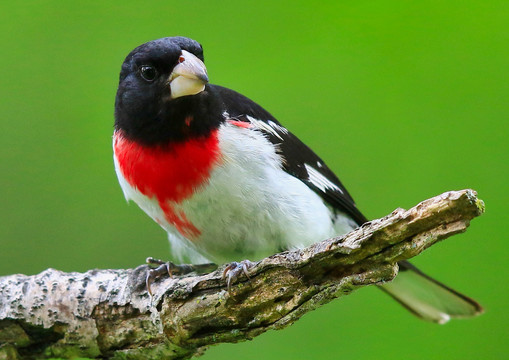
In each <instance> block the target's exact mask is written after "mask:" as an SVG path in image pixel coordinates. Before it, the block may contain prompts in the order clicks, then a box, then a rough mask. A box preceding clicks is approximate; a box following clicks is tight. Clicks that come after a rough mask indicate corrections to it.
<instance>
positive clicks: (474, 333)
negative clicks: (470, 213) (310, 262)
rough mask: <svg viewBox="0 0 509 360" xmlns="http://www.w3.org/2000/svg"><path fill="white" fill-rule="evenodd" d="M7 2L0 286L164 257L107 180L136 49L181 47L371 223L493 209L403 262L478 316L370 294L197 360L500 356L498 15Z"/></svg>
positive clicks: (434, 9)
mask: <svg viewBox="0 0 509 360" xmlns="http://www.w3.org/2000/svg"><path fill="white" fill-rule="evenodd" d="M13 3H14V2H10V4H8V3H7V2H2V5H0V34H1V35H0V36H1V44H2V48H1V57H0V76H1V86H0V99H1V101H0V119H1V131H0V167H1V169H0V174H1V175H0V176H1V177H0V197H1V199H2V208H1V210H0V211H1V217H0V219H1V220H0V243H1V247H0V275H6V274H11V273H25V274H35V273H38V272H40V271H42V270H44V269H46V268H48V267H53V268H57V269H60V270H64V271H85V270H87V269H90V268H125V267H134V266H137V265H138V264H140V263H143V261H144V259H145V257H146V256H149V255H150V256H155V257H161V258H166V257H168V256H169V246H168V244H167V241H166V236H165V233H164V232H163V231H162V230H161V229H159V227H158V226H157V225H156V224H155V223H153V222H152V220H150V219H149V218H148V217H147V216H146V215H144V214H143V213H142V212H141V211H140V210H139V209H138V208H137V206H136V205H135V204H130V205H129V206H128V205H127V204H126V203H125V201H124V199H123V195H122V192H121V190H120V188H119V186H118V184H117V181H116V178H115V174H114V171H113V164H112V151H111V133H112V123H113V101H114V96H115V91H116V86H117V78H118V72H119V70H120V65H121V63H122V61H123V59H124V57H125V56H126V55H127V53H128V52H129V51H130V50H131V49H132V48H134V47H135V46H137V45H139V44H141V43H143V42H145V41H148V40H152V39H155V38H159V37H164V36H171V35H185V36H189V37H192V38H194V39H196V40H198V41H200V42H201V43H202V45H203V46H204V49H205V59H206V64H207V67H208V71H209V76H210V78H211V81H212V82H213V83H216V84H221V85H224V86H227V87H231V88H233V89H235V90H237V91H240V92H241V93H244V94H245V95H247V96H249V97H250V98H252V99H254V100H255V101H257V102H258V103H260V104H262V105H263V106H264V107H265V108H267V109H268V110H269V111H271V112H272V113H273V114H274V115H275V116H276V117H277V118H278V119H280V121H281V122H282V123H283V124H285V125H286V126H287V127H288V128H289V129H291V130H292V131H293V132H294V133H296V134H297V135H298V136H299V137H300V138H301V139H303V140H304V142H306V143H307V144H308V145H310V146H311V148H313V149H314V150H315V151H316V152H317V153H318V154H320V155H321V156H322V157H323V158H324V159H325V160H326V161H327V162H328V164H329V166H330V167H331V168H332V169H333V170H334V171H336V172H337V173H338V175H339V176H340V177H341V179H342V180H343V182H344V183H345V184H346V186H347V187H348V189H349V190H350V192H351V193H352V194H353V196H354V197H355V199H356V201H357V203H358V205H359V207H360V208H361V209H362V210H363V211H364V212H365V214H366V215H367V216H368V217H372V218H373V217H379V216H383V215H385V214H387V213H389V212H390V211H392V210H393V209H394V208H396V207H410V206H412V205H414V204H416V203H417V202H418V201H420V200H423V199H426V198H428V197H431V196H434V195H437V194H439V193H441V192H444V191H447V190H453V189H462V188H473V189H475V190H477V191H478V192H479V195H480V197H481V198H482V199H484V200H485V201H486V205H487V212H486V214H485V215H484V216H483V217H482V218H480V219H478V220H474V222H473V224H472V227H471V228H470V229H469V231H468V232H467V233H466V234H464V235H460V236H456V237H454V238H451V239H449V240H447V241H445V242H444V243H443V244H440V245H438V246H434V247H433V248H432V249H430V250H429V251H428V252H426V253H425V254H423V255H421V256H419V257H418V258H417V259H414V263H415V264H417V265H419V266H420V267H421V268H423V269H425V270H426V271H427V272H428V273H430V274H431V275H434V276H436V277H438V278H439V279H440V280H442V281H444V282H446V283H447V284H451V285H453V286H454V287H455V288H457V289H458V290H460V291H463V292H465V293H467V294H468V295H470V296H472V297H474V298H476V299H478V300H479V301H480V302H481V303H482V304H483V305H484V306H485V308H486V314H484V315H483V316H481V317H478V318H475V319H472V320H468V321H455V322H452V323H449V324H447V325H445V326H438V325H434V324H428V323H424V322H422V321H419V320H417V319H415V318H414V317H412V316H410V315H409V314H408V313H407V312H406V311H405V310H403V309H402V308H401V307H400V306H398V305H397V304H396V303H395V302H393V301H391V300H390V299H389V298H388V297H386V296H385V295H384V294H383V293H382V292H381V291H377V290H376V289H375V288H365V289H362V290H360V291H358V292H356V293H354V294H352V295H350V296H347V297H344V298H342V299H339V300H336V301H334V302H333V303H331V304H329V305H327V306H325V307H323V308H321V309H318V310H317V311H314V312H312V313H310V314H308V315H306V316H305V317H304V318H303V319H301V320H300V321H298V322H297V323H296V324H295V325H293V326H291V327H290V328H288V329H285V330H283V331H277V332H275V331H272V332H269V333H266V334H264V335H262V336H260V337H258V338H256V339H254V340H253V341H251V342H245V343H241V344H233V345H232V344H223V345H219V346H215V347H213V348H211V349H210V350H209V351H208V352H207V353H206V354H205V356H203V359H208V360H212V359H225V358H236V359H242V360H251V359H256V360H259V359H262V358H263V359H287V358H288V359H310V358H311V359H313V358H316V359H329V358H340V357H341V358H345V359H352V358H353V359H375V358H376V359H392V358H396V357H400V358H401V357H404V358H405V359H480V358H485V359H502V358H507V356H508V355H507V353H508V351H509V345H508V344H509V341H508V335H509V331H508V330H507V324H508V322H509V316H508V311H507V305H508V300H507V299H508V296H509V291H508V288H509V286H508V285H507V284H506V280H507V276H508V275H509V273H508V271H507V268H506V267H507V259H508V256H507V250H508V246H507V243H508V241H509V237H508V235H507V220H506V219H507V216H506V207H507V203H508V200H509V197H508V187H507V183H508V176H509V165H508V160H509V151H508V147H509V146H508V137H509V129H508V115H509V102H508V94H509V67H508V64H509V2H507V1H489V2H477V1H465V0H464V1H427V0H426V1H419V2H409V1H342V2H329V3H327V2H310V1H295V0H293V1H280V2H275V1H260V0H259V1H249V2H244V3H242V2H239V1H217V2H214V1H202V0H199V1H198V0H195V1H169V0H167V1H161V2H149V1H146V2H133V1H122V2H110V3H106V2H102V3H99V2H90V1H52V2H51V1H24V2H18V3H17V5H13ZM317 240H318V239H317Z"/></svg>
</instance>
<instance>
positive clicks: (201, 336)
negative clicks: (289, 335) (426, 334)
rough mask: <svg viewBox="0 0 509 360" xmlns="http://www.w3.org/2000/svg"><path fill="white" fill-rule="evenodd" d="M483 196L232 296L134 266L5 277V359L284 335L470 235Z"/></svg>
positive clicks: (384, 223) (309, 255)
mask: <svg viewBox="0 0 509 360" xmlns="http://www.w3.org/2000/svg"><path fill="white" fill-rule="evenodd" d="M476 195H477V194H476V193H475V191H473V190H461V191H450V192H447V193H444V194H442V195H439V196H436V197H434V198H431V199H428V200H425V201H423V202H421V203H420V204H418V205H417V206H415V207H413V208H412V209H410V210H404V209H396V210H395V211H393V212H392V213H391V214H390V215H387V216H385V217H384V218H381V219H377V220H373V221H370V222H368V223H366V224H364V225H363V226H361V227H360V228H358V229H356V230H354V231H352V232H350V233H349V234H347V235H345V236H342V237H338V238H331V239H328V240H325V241H322V242H319V243H316V244H314V245H312V246H310V247H308V248H306V249H303V250H296V251H288V252H284V253H280V254H276V255H274V256H271V257H268V258H266V259H263V260H261V261H259V262H258V263H257V264H256V266H255V267H254V268H252V269H251V270H250V277H251V279H250V280H248V279H246V278H245V277H242V278H240V279H239V281H237V282H236V283H235V284H234V285H233V286H232V292H231V293H228V292H227V291H226V285H225V283H224V281H223V280H222V278H221V276H222V273H221V269H219V270H217V271H215V272H213V273H210V274H207V275H200V276H198V275H196V276H184V277H174V278H171V279H170V278H168V279H164V280H161V281H158V282H156V283H154V284H153V285H152V290H153V292H154V297H153V299H151V298H150V297H149V295H148V293H147V291H146V288H145V276H146V273H147V270H148V267H147V266H146V265H143V266H139V267H137V268H135V269H126V270H90V271H87V272H86V273H63V272H61V271H58V270H54V269H48V270H46V271H43V272H42V273H40V274H38V275H33V276H26V275H10V276H4V277H0V359H45V358H52V357H58V358H72V357H76V356H80V357H88V358H101V359H103V358H108V359H185V358H189V357H191V356H193V355H195V356H196V355H200V354H201V353H203V351H204V350H205V349H206V347H207V346H210V345H213V344H217V343H221V342H237V341H243V340H246V339H251V338H253V337H255V336H257V335H259V334H261V333H263V332H265V331H267V330H269V329H281V328H284V327H286V326H288V325H290V324H291V323H293V322H295V321H296V320H298V319H299V318H300V317H301V316H302V315H304V314H305V313H307V312H309V311H311V310H313V309H315V308H317V307H319V306H321V305H323V304H326V303H328V302H329V301H331V300H332V299H334V298H337V297H339V296H341V295H346V294H349V293H350V292H351V291H353V290H355V289H358V288H359V287H362V286H366V285H371V284H378V283H382V282H386V281H391V280H392V279H393V278H394V277H395V276H396V274H397V272H398V265H397V261H399V260H404V259H409V258H411V257H413V256H416V255H418V254H419V253H421V252H422V251H423V250H424V249H426V248H428V247H429V246H431V245H433V244H435V243H436V242H437V241H440V240H442V239H445V238H447V237H449V236H451V235H454V234H457V233H461V232H463V231H465V230H466V228H467V227H468V226H469V223H470V220H471V219H473V218H474V217H476V216H479V215H480V214H482V213H483V211H484V204H483V202H482V201H481V200H479V199H478V198H477V196H476Z"/></svg>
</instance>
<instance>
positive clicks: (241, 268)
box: [223, 260, 255, 294]
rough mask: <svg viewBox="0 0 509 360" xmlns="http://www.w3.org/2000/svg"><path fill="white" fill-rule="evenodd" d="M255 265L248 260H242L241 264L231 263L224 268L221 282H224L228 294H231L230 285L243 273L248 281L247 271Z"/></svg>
mask: <svg viewBox="0 0 509 360" xmlns="http://www.w3.org/2000/svg"><path fill="white" fill-rule="evenodd" d="M254 265H255V263H254V262H252V261H249V260H242V261H241V262H236V261H234V262H232V263H230V264H228V266H227V267H225V269H224V271H223V280H226V286H227V288H228V293H230V294H231V290H232V283H233V282H235V281H236V280H237V279H238V278H239V276H240V275H241V274H242V273H243V274H244V275H245V276H246V277H247V278H248V279H250V277H249V274H248V270H249V269H251V268H252V267H253V266H254Z"/></svg>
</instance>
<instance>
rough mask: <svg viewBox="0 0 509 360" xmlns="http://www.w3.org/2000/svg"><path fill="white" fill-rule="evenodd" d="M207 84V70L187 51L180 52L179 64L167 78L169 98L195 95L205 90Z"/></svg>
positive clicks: (201, 62)
mask: <svg viewBox="0 0 509 360" xmlns="http://www.w3.org/2000/svg"><path fill="white" fill-rule="evenodd" d="M208 82H209V77H208V76H207V68H206V67H205V64H204V63H203V61H201V60H200V59H198V58H197V57H196V56H195V55H193V54H191V53H190V52H189V51H186V50H182V53H181V55H180V57H179V63H178V64H177V65H176V66H175V67H174V68H173V71H172V73H171V74H170V77H169V78H168V84H169V85H170V89H171V98H172V99H176V98H179V97H181V96H188V95H196V94H198V93H200V92H202V91H203V90H204V89H205V84H206V83H208Z"/></svg>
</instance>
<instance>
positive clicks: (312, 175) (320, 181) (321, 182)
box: [304, 164, 343, 194]
mask: <svg viewBox="0 0 509 360" xmlns="http://www.w3.org/2000/svg"><path fill="white" fill-rule="evenodd" d="M304 166H305V167H306V170H307V172H308V175H309V181H311V182H312V183H313V185H315V186H316V187H317V188H319V189H320V190H322V191H325V190H326V189H330V190H336V191H339V192H340V193H341V194H343V190H341V188H339V187H338V186H337V185H336V184H334V183H333V182H332V181H330V180H329V179H327V178H326V177H325V176H323V175H322V174H321V173H320V172H319V171H318V170H316V169H315V168H313V167H311V166H309V165H308V164H304Z"/></svg>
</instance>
